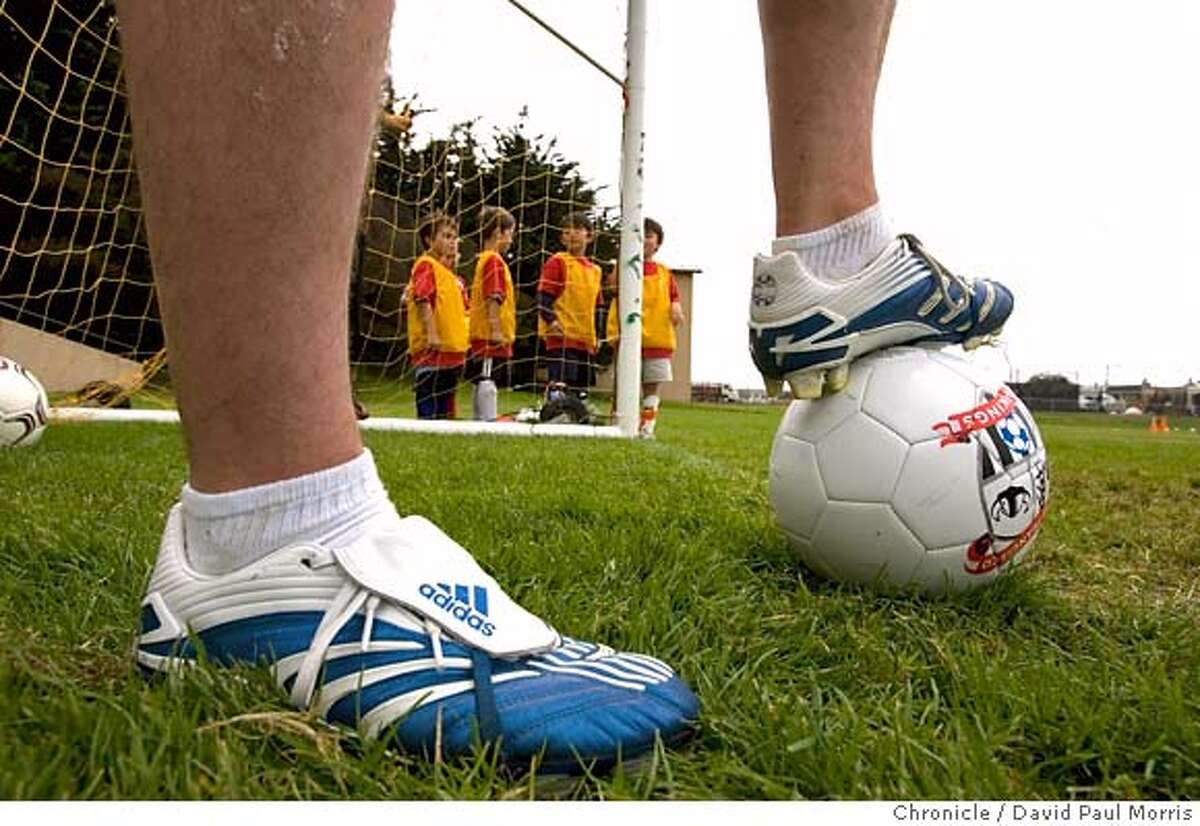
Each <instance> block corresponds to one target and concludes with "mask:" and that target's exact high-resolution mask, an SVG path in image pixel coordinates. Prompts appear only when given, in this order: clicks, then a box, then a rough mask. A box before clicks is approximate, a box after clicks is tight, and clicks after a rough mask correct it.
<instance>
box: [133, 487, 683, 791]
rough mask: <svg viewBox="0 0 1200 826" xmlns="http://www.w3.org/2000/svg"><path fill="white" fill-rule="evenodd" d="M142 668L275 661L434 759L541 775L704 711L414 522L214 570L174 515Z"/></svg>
mask: <svg viewBox="0 0 1200 826" xmlns="http://www.w3.org/2000/svg"><path fill="white" fill-rule="evenodd" d="M141 612H142V613H141V620H142V621H141V632H140V635H139V637H138V641H137V649H136V653H137V661H138V664H139V666H140V667H141V668H142V669H144V670H146V671H149V672H161V671H169V670H171V669H174V668H177V667H179V666H183V665H188V664H191V663H194V662H195V661H196V659H197V657H198V655H199V654H200V651H203V652H204V656H205V657H206V658H207V659H208V661H209V662H212V663H215V664H218V665H232V664H234V663H260V664H267V665H269V666H270V667H271V668H272V670H273V673H274V676H275V679H276V681H277V682H278V683H279V684H280V686H281V687H282V688H283V689H284V690H285V691H286V692H287V693H288V695H289V697H290V700H291V702H292V703H293V704H294V705H296V706H298V707H300V708H304V709H311V710H312V711H313V712H315V713H316V714H318V715H319V716H321V717H322V718H324V719H325V720H327V721H328V722H331V723H340V724H343V725H348V726H357V727H359V729H360V730H361V731H362V732H363V733H364V734H366V735H367V736H370V737H380V738H389V739H391V741H392V742H394V743H396V744H397V745H399V746H400V747H402V748H404V749H406V750H409V751H414V752H418V753H424V754H427V755H430V756H435V755H441V756H446V757H452V756H456V755H463V754H468V753H470V752H471V751H472V750H473V749H474V748H475V747H476V745H477V744H491V745H494V746H495V747H496V748H498V749H499V751H500V754H501V758H502V759H503V760H504V762H506V763H507V764H509V765H512V766H516V767H527V766H529V765H531V764H533V763H534V762H536V763H537V765H538V766H539V770H540V771H541V772H544V773H549V774H572V773H576V772H580V771H582V770H584V769H587V770H604V769H607V768H609V767H611V766H612V765H614V764H615V763H616V762H617V761H619V760H629V759H631V758H635V757H637V756H638V755H639V754H642V753H645V752H648V751H650V750H651V749H652V748H653V747H654V745H655V743H656V742H657V741H658V740H661V741H662V742H664V743H667V744H670V743H673V742H678V741H680V740H682V739H684V738H685V737H686V736H687V735H689V734H690V733H691V731H692V723H693V721H694V720H695V719H696V714H697V710H698V702H697V700H696V697H695V696H694V695H693V694H692V692H691V691H690V690H689V689H688V688H687V686H685V685H684V684H683V682H682V681H681V680H680V679H679V677H677V676H676V675H675V673H674V672H673V671H672V670H671V669H670V668H669V667H667V666H666V665H665V664H663V663H662V662H659V661H658V660H656V659H654V658H653V657H649V656H645V655H642V654H626V653H618V652H615V651H613V650H612V649H611V648H608V647H606V646H602V645H596V644H594V643H587V642H580V641H577V640H572V639H568V638H563V637H560V636H559V634H558V632H556V631H555V630H554V629H553V628H552V627H550V626H549V625H547V624H546V623H545V622H543V621H542V620H540V619H538V618H537V617H536V616H534V615H533V614H530V613H529V612H527V611H525V610H524V609H523V608H521V607H520V606H518V605H517V604H516V603H515V602H513V601H512V600H511V599H510V598H509V597H508V596H507V595H506V594H505V593H504V591H503V590H502V589H501V588H500V586H499V585H497V584H496V582H495V580H493V579H492V578H491V577H490V576H488V575H487V574H486V573H484V571H483V569H482V568H480V567H479V565H478V564H477V563H476V562H475V560H474V559H473V558H472V557H471V555H470V554H469V553H467V551H465V550H464V549H463V548H462V547H460V546H459V545H458V544H456V543H455V542H454V541H453V540H451V539H450V538H449V537H447V536H446V535H445V534H443V533H442V532H441V531H440V530H438V529H437V528H436V527H435V526H434V525H433V524H432V523H431V522H429V521H428V520H425V519H423V518H421V517H416V516H413V517H408V518H406V519H400V518H399V517H398V516H397V515H396V513H395V511H394V510H392V509H391V508H390V506H389V507H388V508H386V512H381V513H378V514H376V515H374V516H372V517H371V522H370V523H369V524H368V525H367V526H366V530H365V532H364V533H363V534H362V536H361V537H360V538H359V539H357V540H355V541H353V542H350V543H347V544H339V542H338V541H337V540H336V539H331V540H329V541H323V542H318V543H302V544H297V545H292V546H288V547H284V548H281V549H280V550H277V551H275V552H274V553H272V554H270V555H269V556H267V557H265V558H263V559H261V560H259V561H257V562H255V563H252V564H250V565H247V566H245V567H244V568H241V569H239V570H237V571H235V572H233V573H230V574H227V575H222V576H207V575H204V574H200V573H198V572H196V571H194V570H193V569H192V568H190V567H189V565H188V562H187V557H186V552H185V548H184V537H183V526H182V515H181V512H180V509H179V508H178V507H176V508H174V509H173V510H172V511H171V513H170V515H169V517H168V519H167V527H166V531H165V533H164V535H163V539H162V545H161V547H160V550H159V555H158V561H157V563H156V565H155V567H154V572H153V574H152V575H151V579H150V585H149V588H148V590H147V594H146V597H145V599H144V600H143V602H142V608H141Z"/></svg>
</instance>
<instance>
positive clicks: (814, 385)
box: [787, 370, 825, 400]
mask: <svg viewBox="0 0 1200 826" xmlns="http://www.w3.org/2000/svg"><path fill="white" fill-rule="evenodd" d="M787 382H788V385H789V386H790V387H791V388H792V397H793V398H797V399H807V400H812V399H819V398H821V392H822V389H823V387H824V384H825V371H824V370H813V371H812V372H809V373H793V374H791V375H790V376H788V377H787Z"/></svg>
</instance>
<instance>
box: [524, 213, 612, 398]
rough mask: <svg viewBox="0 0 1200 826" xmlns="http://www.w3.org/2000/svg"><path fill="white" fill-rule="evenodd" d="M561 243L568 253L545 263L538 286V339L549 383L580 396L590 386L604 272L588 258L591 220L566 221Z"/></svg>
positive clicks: (584, 217) (584, 216) (574, 217)
mask: <svg viewBox="0 0 1200 826" xmlns="http://www.w3.org/2000/svg"><path fill="white" fill-rule="evenodd" d="M561 239H562V245H563V247H564V250H565V251H564V252H560V253H557V254H555V255H553V256H551V257H550V259H549V260H548V261H546V263H545V264H544V265H543V266H542V275H541V278H540V279H539V280H538V288H537V298H538V336H539V338H540V339H541V341H542V348H543V354H544V356H543V357H544V358H545V359H546V367H547V375H548V377H549V379H550V381H551V382H562V383H563V384H565V385H566V386H567V387H568V388H570V389H572V390H574V391H576V392H579V391H584V390H587V387H588V385H589V384H590V383H591V369H592V356H593V355H595V353H596V345H597V338H596V327H597V325H596V314H597V309H603V307H604V303H603V302H604V299H603V293H602V292H601V289H600V286H601V285H600V268H599V267H597V266H596V265H595V264H593V263H592V262H591V261H589V260H588V259H587V257H586V256H585V254H584V253H585V252H586V251H587V246H588V244H589V243H591V240H592V222H591V219H590V218H588V216H587V214H586V213H583V212H573V213H571V214H570V215H568V216H567V217H566V219H565V220H564V221H563V226H562V236H561Z"/></svg>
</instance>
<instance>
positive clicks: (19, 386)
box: [0, 357, 50, 448]
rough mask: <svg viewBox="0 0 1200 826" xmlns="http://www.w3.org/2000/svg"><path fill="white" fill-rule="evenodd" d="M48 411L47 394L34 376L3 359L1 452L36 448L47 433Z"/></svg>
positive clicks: (0, 360) (0, 364)
mask: <svg viewBox="0 0 1200 826" xmlns="http://www.w3.org/2000/svg"><path fill="white" fill-rule="evenodd" d="M49 409H50V403H49V402H48V401H47V400H46V391H45V389H44V388H43V387H42V383H41V382H39V381H38V380H37V379H36V378H34V375H33V373H30V372H29V371H28V370H26V369H25V368H24V367H22V366H21V365H19V364H17V363H16V362H15V361H12V360H10V359H6V358H3V357H0V448H6V447H28V446H29V445H32V444H35V443H36V442H37V440H38V439H40V438H42V431H43V430H45V429H46V419H47V411H48V410H49Z"/></svg>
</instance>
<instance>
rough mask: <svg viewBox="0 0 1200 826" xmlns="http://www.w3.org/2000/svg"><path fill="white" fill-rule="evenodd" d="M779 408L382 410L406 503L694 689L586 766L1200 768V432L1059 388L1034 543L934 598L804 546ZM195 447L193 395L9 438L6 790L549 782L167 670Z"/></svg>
mask: <svg viewBox="0 0 1200 826" xmlns="http://www.w3.org/2000/svg"><path fill="white" fill-rule="evenodd" d="M781 412H782V409H781V408H749V409H729V408H718V407H702V406H696V407H668V408H667V409H666V410H665V411H664V414H663V418H662V422H661V424H660V440H659V441H658V442H657V443H636V444H633V443H625V442H611V441H603V442H592V441H590V440H573V441H568V440H512V439H502V438H480V437H434V436H414V435H404V434H369V435H368V437H367V441H368V444H369V446H370V447H371V449H372V450H373V451H374V452H375V456H376V459H377V461H378V464H379V466H380V469H381V472H382V474H383V476H384V479H385V481H386V482H387V484H388V487H389V489H390V490H391V492H392V494H393V497H394V498H395V499H396V501H397V502H398V504H399V506H400V508H401V510H402V511H404V512H417V513H422V514H424V515H426V516H429V517H430V518H432V519H433V520H435V521H436V522H438V523H439V524H440V525H441V526H442V527H443V528H444V529H446V530H447V531H448V532H449V533H450V534H451V535H453V536H454V537H455V538H456V539H458V540H459V541H461V542H462V543H463V544H464V545H466V546H467V547H469V548H471V549H472V550H473V551H474V552H475V553H476V555H477V556H478V558H479V559H480V561H481V562H482V563H483V564H484V565H485V566H486V567H488V568H489V569H490V570H492V571H493V572H495V573H496V574H497V576H498V578H499V579H500V580H501V582H502V583H504V584H505V586H506V588H507V589H508V590H509V591H510V593H512V594H513V595H514V596H515V597H516V598H517V599H518V600H520V601H521V602H523V603H524V604H525V605H526V606H527V607H529V608H530V609H532V610H533V611H535V612H537V613H539V614H541V615H543V616H545V617H546V618H548V619H549V620H551V621H552V622H553V623H554V624H555V625H556V626H557V627H559V628H561V629H563V630H564V631H567V632H569V633H571V634H573V635H575V636H580V637H583V638H594V639H599V640H603V641H606V642H609V643H611V644H613V645H615V646H617V647H623V648H630V649H633V650H641V651H646V652H649V653H653V654H655V655H657V656H659V657H661V658H662V659H664V660H666V661H667V662H669V663H671V664H672V665H674V666H675V667H676V668H678V669H679V671H680V672H681V673H682V675H683V676H684V678H685V679H686V680H687V681H688V682H689V683H690V684H691V685H692V686H694V687H695V688H696V690H697V692H698V694H699V696H700V699H701V702H702V714H703V721H702V725H701V729H700V732H699V735H698V737H697V738H696V739H695V740H694V741H693V742H692V743H691V744H689V745H687V746H686V747H684V748H682V749H679V750H675V751H669V752H666V753H664V754H659V755H657V759H656V760H655V761H653V762H652V764H651V765H649V766H648V767H645V768H644V769H643V770H642V771H641V772H639V773H632V772H631V773H628V774H624V773H618V774H616V775H614V776H611V777H605V778H592V779H588V780H586V781H585V782H583V783H582V784H580V785H579V786H577V787H575V788H572V789H567V790H566V793H569V794H572V795H575V796H581V797H597V798H605V799H613V798H682V799H690V798H702V799H709V798H791V797H817V798H827V797H834V798H878V797H882V798H913V797H916V798H958V797H979V798H1006V797H1021V798H1026V797H1028V798H1042V797H1053V798H1059V797H1077V798H1110V797H1120V798H1195V797H1197V796H1200V607H1198V606H1200V436H1197V435H1196V434H1194V433H1189V432H1187V431H1186V430H1185V431H1183V432H1176V433H1172V434H1167V435H1158V434H1150V433H1147V432H1146V431H1145V422H1144V421H1140V420H1139V421H1137V422H1129V421H1126V420H1123V419H1117V418H1114V417H1104V416H1088V415H1058V416H1050V415H1047V416H1043V417H1040V422H1041V425H1042V429H1043V434H1044V436H1045V437H1046V440H1047V442H1048V444H1049V449H1050V456H1051V467H1052V473H1053V499H1052V502H1051V512H1050V516H1049V517H1048V519H1047V521H1046V524H1045V527H1044V529H1043V530H1042V533H1041V535H1040V537H1039V539H1038V541H1037V544H1036V547H1035V548H1034V550H1033V553H1032V554H1031V556H1030V557H1029V559H1028V563H1027V564H1026V565H1025V566H1024V567H1023V568H1022V569H1020V570H1019V571H1018V572H1017V573H1016V574H1015V575H1014V576H1012V577H1009V578H1007V579H1005V580H1003V581H1001V582H1000V583H999V584H998V585H996V586H994V587H991V588H988V589H985V590H982V591H980V592H978V593H975V594H971V595H967V596H963V597H957V598H952V599H945V600H920V599H909V598H888V597H881V596H877V595H874V594H871V593H867V592H864V591H858V590H852V589H843V588H839V587H836V586H833V585H830V584H828V583H825V582H822V581H820V580H817V579H815V578H813V577H812V576H811V575H810V574H808V573H807V572H806V571H805V570H803V569H802V568H801V567H800V566H798V564H797V563H796V562H795V560H794V557H793V555H792V554H791V552H790V551H789V549H788V547H787V545H786V543H785V542H784V540H783V538H782V536H781V535H780V534H779V532H778V531H777V530H776V529H775V527H774V526H773V524H772V520H771V515H770V512H769V507H768V503H767V490H766V473H765V468H766V463H767V458H768V455H769V452H770V441H771V436H772V433H773V431H774V428H775V425H776V423H777V421H778V418H779V416H780V414H781ZM482 477H486V478H482ZM184 478H185V466H184V461H183V453H182V449H181V440H180V435H179V431H178V430H177V429H176V428H173V427H170V426H151V425H147V426H120V425H74V426H71V425H59V426H55V427H52V428H51V429H50V430H49V431H48V432H47V434H46V436H45V438H44V440H43V442H42V443H41V444H40V445H38V446H37V447H36V448H34V449H32V450H23V451H7V452H0V502H3V510H0V567H2V568H3V575H2V576H0V753H3V754H4V755H5V757H4V758H3V760H2V761H0V797H4V798H161V797H179V798H210V797H221V798H228V797H235V798H326V799H328V798H332V799H350V798H384V799H399V798H456V799H457V798H467V799H476V798H528V797H530V796H534V795H540V794H544V793H545V792H546V791H547V790H546V788H545V787H542V786H539V785H538V784H537V783H536V782H535V779H533V778H528V777H526V778H512V777H508V776H506V775H505V774H504V773H503V772H501V771H498V770H497V769H496V767H495V765H494V764H493V763H492V762H491V761H490V760H489V759H488V758H487V757H486V756H482V757H479V758H476V759H473V760H469V761H461V762H448V763H434V764H431V763H426V762H424V761H421V760H417V759H414V758H411V757H407V756H405V755H402V754H398V753H396V752H393V751H390V750H388V749H386V748H384V747H383V746H381V745H380V744H378V743H370V742H363V741H361V740H360V739H359V738H358V736H357V735H356V734H355V733H353V732H333V731H330V730H329V729H326V728H325V727H323V726H320V725H317V724H314V722H313V721H312V720H311V719H310V718H309V717H307V716H306V715H304V714H301V713H297V712H294V711H292V710H291V709H289V707H288V706H287V704H286V702H285V701H284V699H283V698H282V697H281V695H280V693H279V692H277V691H276V690H275V688H274V686H273V684H272V683H271V680H270V678H269V677H268V676H267V675H266V674H265V673H264V672H262V671H258V670H253V669H245V670H239V671H237V672H236V673H235V674H234V676H235V677H236V678H235V679H231V675H230V673H229V672H226V671H221V670H217V669H207V668H205V669H197V670H195V671H194V672H191V673H189V674H187V675H184V676H179V677H172V678H170V679H167V680H164V681H162V682H158V683H154V684H149V683H146V682H144V681H143V680H142V679H141V678H140V677H139V676H138V675H137V673H136V671H135V669H134V667H133V662H132V658H131V648H132V645H133V639H134V628H135V625H136V623H137V615H138V610H137V608H138V601H139V599H140V596H141V592H142V588H143V587H144V584H145V581H146V579H147V576H148V573H149V569H150V566H151V564H152V560H153V557H154V554H155V551H156V545H157V541H158V535H159V531H160V529H161V525H162V519H163V515H164V513H165V511H166V509H167V508H168V507H169V506H170V505H171V503H172V502H173V501H174V499H175V497H176V495H177V492H178V488H179V486H180V485H181V484H182V483H183V481H184ZM558 793H563V790H562V789H559V790H558Z"/></svg>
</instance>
